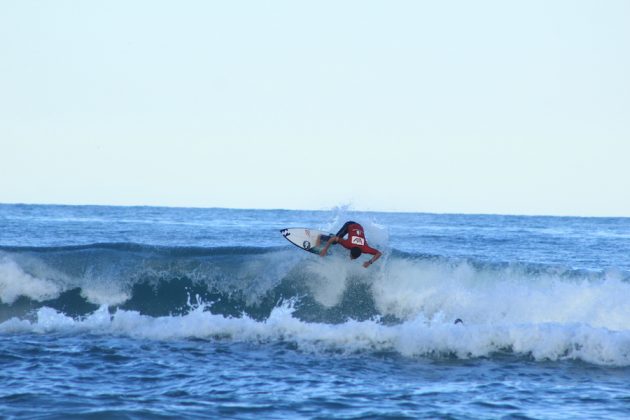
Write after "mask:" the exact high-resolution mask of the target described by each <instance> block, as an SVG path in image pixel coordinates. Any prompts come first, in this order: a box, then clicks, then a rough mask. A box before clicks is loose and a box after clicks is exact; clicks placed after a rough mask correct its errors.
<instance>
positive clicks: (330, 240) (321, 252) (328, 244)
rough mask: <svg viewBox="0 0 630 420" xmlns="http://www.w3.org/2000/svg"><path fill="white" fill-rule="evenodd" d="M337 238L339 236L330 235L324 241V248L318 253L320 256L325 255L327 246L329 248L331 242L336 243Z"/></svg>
mask: <svg viewBox="0 0 630 420" xmlns="http://www.w3.org/2000/svg"><path fill="white" fill-rule="evenodd" d="M338 240H339V238H338V237H337V236H331V237H330V239H329V240H328V242H326V245H324V248H323V249H322V250H321V251H320V252H319V255H321V256H322V257H323V256H325V255H326V253H327V252H328V248H330V246H331V245H332V244H333V243H336V242H337V241H338Z"/></svg>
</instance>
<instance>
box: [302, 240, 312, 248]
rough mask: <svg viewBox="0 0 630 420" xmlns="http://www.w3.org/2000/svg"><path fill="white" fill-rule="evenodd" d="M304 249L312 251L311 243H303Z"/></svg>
mask: <svg viewBox="0 0 630 420" xmlns="http://www.w3.org/2000/svg"><path fill="white" fill-rule="evenodd" d="M302 247H303V248H304V249H311V243H310V242H309V241H304V242H302Z"/></svg>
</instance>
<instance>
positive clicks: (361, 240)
mask: <svg viewBox="0 0 630 420" xmlns="http://www.w3.org/2000/svg"><path fill="white" fill-rule="evenodd" d="M346 235H348V239H343V237H344V236H346ZM319 239H320V240H324V241H327V242H326V245H325V246H324V248H323V249H322V250H321V252H320V253H319V255H321V256H322V257H323V256H325V255H326V253H327V252H328V248H329V247H330V245H332V244H334V243H337V244H341V246H343V247H344V248H346V249H349V250H350V258H351V259H353V260H356V259H357V258H359V257H360V256H361V254H363V253H364V252H365V253H366V254H370V255H373V257H372V258H370V259H369V260H368V261H366V262H364V263H363V267H365V268H368V267H369V266H370V265H372V264H374V262H375V261H376V260H378V259H379V258H381V255H382V254H381V251H379V250H378V249H374V248H372V247H370V246H369V245H368V243H367V240H366V239H365V232H364V231H363V226H361V225H360V224H358V223H356V222H353V221H348V222H346V223H344V225H343V226H342V227H341V229H339V232H337V234H336V235H334V236H330V237H329V236H323V235H322V236H321V237H320V238H319Z"/></svg>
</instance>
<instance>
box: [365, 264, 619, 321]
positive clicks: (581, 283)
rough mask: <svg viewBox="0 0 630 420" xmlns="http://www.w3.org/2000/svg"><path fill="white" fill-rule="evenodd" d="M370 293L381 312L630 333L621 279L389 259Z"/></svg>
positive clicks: (380, 270)
mask: <svg viewBox="0 0 630 420" xmlns="http://www.w3.org/2000/svg"><path fill="white" fill-rule="evenodd" d="M372 292H373V296H374V300H375V303H376V306H377V309H378V310H379V312H380V313H381V314H391V315H395V316H397V317H399V318H401V319H412V318H414V317H416V316H418V315H423V316H427V317H429V318H432V317H435V316H443V317H444V318H445V319H456V318H463V319H465V320H466V321H467V322H468V323H475V324H498V323H511V324H515V323H530V324H539V323H583V324H587V325H590V326H593V327H601V328H608V329H611V330H628V329H630V301H629V300H628V299H627V296H630V283H628V282H625V281H623V280H621V279H620V278H619V276H618V275H614V274H613V273H611V274H603V275H602V277H601V278H599V279H598V280H593V279H589V278H586V277H584V278H575V277H571V278H566V277H563V276H562V274H561V273H560V274H553V273H544V274H538V275H534V274H531V273H527V272H525V271H524V269H523V268H522V267H521V268H519V267H505V268H501V269H486V270H479V269H477V268H475V267H473V266H471V265H470V264H469V263H467V262H459V263H450V264H447V263H444V262H434V261H427V260H424V261H417V260H405V259H390V260H389V261H388V262H387V264H384V265H382V266H381V267H380V269H379V272H378V275H377V276H375V278H374V279H373V282H372Z"/></svg>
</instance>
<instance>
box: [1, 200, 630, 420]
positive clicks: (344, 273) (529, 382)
mask: <svg viewBox="0 0 630 420" xmlns="http://www.w3.org/2000/svg"><path fill="white" fill-rule="evenodd" d="M347 220H354V221H357V222H359V223H361V224H362V225H363V226H364V229H365V232H366V235H367V239H368V241H369V244H370V245H371V246H373V247H376V248H378V249H380V250H381V251H382V252H383V254H384V255H383V257H382V258H381V259H380V260H379V261H377V262H376V263H375V264H374V265H372V266H370V267H369V268H367V269H366V268H363V267H362V266H361V264H360V263H361V261H364V258H365V257H362V259H360V261H351V260H350V259H349V257H348V253H347V251H345V250H344V249H340V247H339V246H335V247H332V249H331V252H330V253H329V255H328V256H326V257H324V258H322V257H319V256H317V255H312V254H309V253H307V252H304V251H302V250H300V249H298V248H297V247H295V246H293V245H291V244H290V243H289V242H288V241H286V240H285V239H284V238H283V237H282V235H281V234H280V229H283V228H286V227H308V228H313V229H320V230H324V231H329V232H335V231H336V230H337V229H338V228H339V227H340V226H341V225H342V224H343V223H344V222H345V221H347ZM457 319H461V320H462V321H463V322H461V323H455V320H457ZM0 340H2V346H1V347H0V366H1V367H2V368H1V369H0V416H1V417H3V418H63V419H68V418H81V419H84V418H236V419H253V418H256V419H259V418H265V419H267V418H283V419H284V418H326V419H328V418H333V419H334V418H343V419H350V418H453V419H459V418H461V419H466V418H520V419H527V418H544V419H550V418H554V419H555V418H558V419H563V418H565V419H569V418H570V419H574V418H598V419H607V418H610V419H617V418H627V417H628V416H629V415H630V385H629V384H630V218H576V217H526V216H501V215H455V214H453V215H450V214H424V213H378V212H360V211H355V210H352V209H348V208H337V209H332V210H327V211H291V210H232V209H202V208H159V207H108V206H55V205H12V204H5V205H0Z"/></svg>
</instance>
